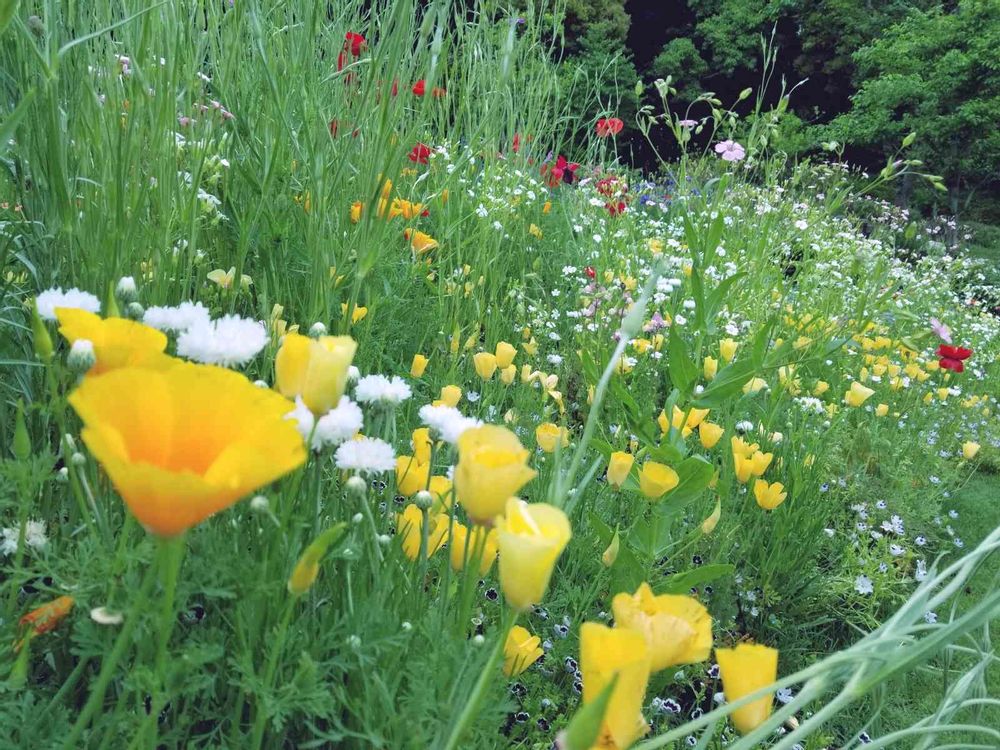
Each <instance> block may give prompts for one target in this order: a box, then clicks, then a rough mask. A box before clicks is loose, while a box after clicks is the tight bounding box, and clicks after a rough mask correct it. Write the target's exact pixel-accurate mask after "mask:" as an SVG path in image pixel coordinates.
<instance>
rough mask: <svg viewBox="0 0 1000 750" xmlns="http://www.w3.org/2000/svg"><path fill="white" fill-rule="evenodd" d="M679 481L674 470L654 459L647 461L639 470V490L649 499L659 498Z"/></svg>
mask: <svg viewBox="0 0 1000 750" xmlns="http://www.w3.org/2000/svg"><path fill="white" fill-rule="evenodd" d="M679 482H680V477H679V476H677V472H676V471H674V470H673V469H671V468H670V467H669V466H666V465H664V464H661V463H657V462H656V461H647V462H646V463H644V464H643V465H642V468H641V469H640V470H639V491H640V492H642V494H643V495H645V496H646V497H647V498H649V499H650V500H659V499H660V498H661V497H663V496H664V495H665V494H666V493H668V492H669V491H670V490H672V489H673V488H674V487H676V486H677V484H678V483H679Z"/></svg>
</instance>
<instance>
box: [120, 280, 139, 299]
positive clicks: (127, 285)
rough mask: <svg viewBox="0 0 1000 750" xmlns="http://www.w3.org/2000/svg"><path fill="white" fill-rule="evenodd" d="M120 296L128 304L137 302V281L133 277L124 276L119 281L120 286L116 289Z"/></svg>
mask: <svg viewBox="0 0 1000 750" xmlns="http://www.w3.org/2000/svg"><path fill="white" fill-rule="evenodd" d="M116 291H117V292H118V296H119V297H121V298H122V299H123V300H125V301H126V302H133V301H135V295H136V287H135V279H134V278H132V277H131V276H122V277H121V278H120V279H118V286H117V288H116Z"/></svg>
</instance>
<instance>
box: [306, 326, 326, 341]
mask: <svg viewBox="0 0 1000 750" xmlns="http://www.w3.org/2000/svg"><path fill="white" fill-rule="evenodd" d="M309 335H310V336H312V337H313V338H314V339H318V338H319V337H320V336H325V335H326V326H325V325H323V324H322V323H319V322H316V323H313V324H312V327H310V329H309Z"/></svg>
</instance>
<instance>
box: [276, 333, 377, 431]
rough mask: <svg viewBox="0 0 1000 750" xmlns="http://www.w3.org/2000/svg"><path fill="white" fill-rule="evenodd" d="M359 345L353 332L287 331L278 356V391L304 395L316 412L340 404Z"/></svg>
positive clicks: (284, 393)
mask: <svg viewBox="0 0 1000 750" xmlns="http://www.w3.org/2000/svg"><path fill="white" fill-rule="evenodd" d="M357 348H358V345H357V344H356V343H355V341H354V339H352V338H351V337H350V336H320V337H319V338H318V339H312V338H309V337H308V336H303V335H302V334H299V333H289V334H286V335H285V338H284V340H283V341H282V343H281V348H280V349H279V350H278V354H277V356H276V357H275V358H274V372H275V380H276V385H277V388H278V391H279V392H280V393H281V394H282V395H283V396H287V397H288V398H295V397H297V396H298V397H300V398H301V399H302V402H303V403H304V404H305V405H306V407H308V409H309V410H310V411H311V412H312V413H313V414H316V415H321V414H326V412H328V411H329V410H330V409H332V408H333V407H334V406H336V405H337V402H339V401H340V397H341V396H342V395H343V394H344V388H345V387H346V386H347V373H348V369H349V368H350V366H351V361H352V360H353V359H354V352H355V351H356V350H357Z"/></svg>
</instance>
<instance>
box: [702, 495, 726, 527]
mask: <svg viewBox="0 0 1000 750" xmlns="http://www.w3.org/2000/svg"><path fill="white" fill-rule="evenodd" d="M720 518H722V502H721V501H720V500H719V498H718V496H716V498H715V510H713V511H712V512H711V514H709V516H708V517H707V518H706V519H705V520H704V521H702V522H701V533H702V534H711V533H712V532H713V531H715V527H716V526H718V525H719V519H720Z"/></svg>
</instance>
